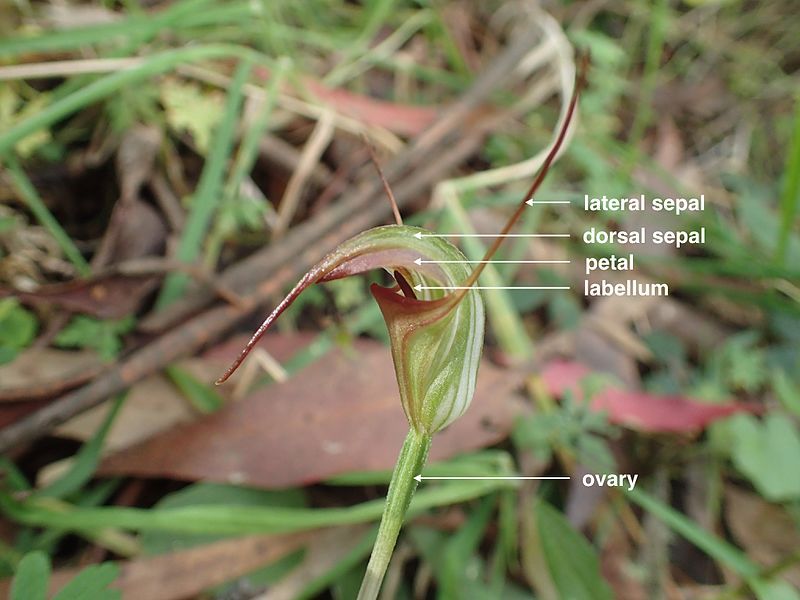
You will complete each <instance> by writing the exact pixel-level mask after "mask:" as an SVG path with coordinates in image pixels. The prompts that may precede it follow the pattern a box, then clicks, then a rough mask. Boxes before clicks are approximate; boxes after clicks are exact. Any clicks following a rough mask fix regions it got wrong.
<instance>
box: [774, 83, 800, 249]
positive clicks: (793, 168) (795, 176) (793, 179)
mask: <svg viewBox="0 0 800 600" xmlns="http://www.w3.org/2000/svg"><path fill="white" fill-rule="evenodd" d="M790 144H791V145H790V148H789V152H788V155H787V158H786V169H785V170H784V175H783V177H784V179H783V189H782V190H781V206H780V209H781V217H780V218H781V223H780V233H779V234H778V246H777V248H776V252H775V253H776V256H777V258H778V261H779V262H783V261H784V260H785V259H786V251H787V250H788V248H789V239H790V236H791V233H792V226H793V225H794V223H795V219H797V216H798V214H800V96H798V98H797V100H796V101H795V115H794V128H793V133H792V139H791V142H790Z"/></svg>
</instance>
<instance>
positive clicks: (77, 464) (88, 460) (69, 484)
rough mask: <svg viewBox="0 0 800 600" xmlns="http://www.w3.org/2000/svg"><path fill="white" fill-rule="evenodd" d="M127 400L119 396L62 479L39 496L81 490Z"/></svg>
mask: <svg viewBox="0 0 800 600" xmlns="http://www.w3.org/2000/svg"><path fill="white" fill-rule="evenodd" d="M124 401H125V397H124V396H120V397H118V398H117V399H116V400H115V401H114V402H113V403H112V404H111V408H110V409H109V411H108V414H107V415H106V418H105V419H104V420H103V423H102V424H101V425H100V427H99V429H98V430H97V432H96V433H95V434H94V436H93V437H92V439H91V440H89V441H88V442H86V443H85V444H84V445H83V446H81V449H80V450H79V451H78V453H77V454H76V455H75V461H74V463H73V465H72V468H70V470H69V471H67V472H66V473H65V474H64V475H63V476H62V477H61V478H60V479H57V480H56V481H54V482H53V483H52V484H50V485H49V486H47V487H46V488H44V489H42V490H40V491H38V492H36V493H35V495H36V496H39V497H51V498H63V497H64V496H67V495H69V494H72V493H73V492H77V491H78V490H80V489H81V488H82V487H83V486H84V484H86V483H87V482H88V481H89V480H90V479H91V478H92V475H93V474H94V471H95V469H96V468H97V464H98V463H99V462H100V453H101V452H102V450H103V444H104V443H105V440H106V436H107V435H108V432H109V430H110V429H111V425H112V424H113V423H114V419H115V418H116V417H117V414H119V410H120V408H122V404H123V402H124Z"/></svg>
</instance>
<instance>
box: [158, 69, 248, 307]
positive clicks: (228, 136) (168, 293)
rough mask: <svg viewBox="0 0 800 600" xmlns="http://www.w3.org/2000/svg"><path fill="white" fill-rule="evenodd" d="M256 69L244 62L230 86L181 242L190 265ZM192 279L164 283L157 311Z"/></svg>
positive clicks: (182, 254) (183, 277)
mask: <svg viewBox="0 0 800 600" xmlns="http://www.w3.org/2000/svg"><path fill="white" fill-rule="evenodd" d="M252 68H253V61H252V60H251V59H249V58H247V59H245V60H243V61H241V62H240V63H239V66H238V67H237V68H236V72H235V73H234V76H233V80H232V81H231V85H230V92H229V93H228V99H227V102H226V104H225V111H224V113H223V115H222V121H221V122H220V124H219V128H218V129H217V132H216V135H215V136H214V143H213V144H212V146H211V151H210V153H209V156H208V159H207V160H206V164H205V166H204V167H203V173H202V175H201V176H200V182H199V183H198V184H197V191H196V192H195V194H194V198H193V200H192V206H191V210H190V212H189V218H188V219H187V220H186V227H185V228H184V230H183V233H182V234H181V239H180V242H179V243H178V252H177V258H178V260H180V261H183V262H187V263H190V262H192V261H194V260H195V259H197V257H198V256H199V254H200V251H201V249H202V246H203V242H204V240H205V237H206V233H207V231H208V228H209V225H210V224H211V219H212V217H213V216H214V211H215V210H216V208H217V206H218V204H219V201H220V193H221V191H222V179H223V177H224V175H225V170H226V168H227V165H228V159H229V158H230V155H231V152H232V150H233V143H234V139H235V136H236V125H237V123H238V122H239V116H240V113H241V107H242V99H243V98H244V85H245V83H247V78H248V77H249V75H250V71H251V70H252ZM188 281H189V279H188V276H187V275H186V274H185V273H173V274H171V275H170V276H169V277H167V279H166V280H165V281H164V287H163V288H162V289H161V294H160V296H159V298H158V301H157V303H156V306H157V308H163V307H165V306H167V305H168V304H170V303H171V302H173V301H174V300H176V299H177V298H179V297H180V296H181V294H182V293H183V290H184V288H185V287H186V284H187V283H188Z"/></svg>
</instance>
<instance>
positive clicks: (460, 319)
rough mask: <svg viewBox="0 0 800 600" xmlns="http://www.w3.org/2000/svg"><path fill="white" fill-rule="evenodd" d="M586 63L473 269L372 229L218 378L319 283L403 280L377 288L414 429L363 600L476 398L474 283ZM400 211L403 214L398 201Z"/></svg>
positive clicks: (478, 307) (422, 242)
mask: <svg viewBox="0 0 800 600" xmlns="http://www.w3.org/2000/svg"><path fill="white" fill-rule="evenodd" d="M585 69H586V60H584V63H583V64H582V67H581V69H580V70H579V76H578V81H577V83H576V85H575V88H574V92H573V95H572V98H571V100H570V103H569V107H568V109H567V112H566V114H565V118H564V120H563V123H562V126H561V128H560V130H559V133H558V136H557V137H556V140H555V142H554V143H553V146H552V148H551V150H550V152H549V153H548V155H547V157H546V159H545V161H544V163H543V164H542V167H541V168H540V170H539V172H538V173H537V176H536V178H535V180H534V182H533V184H532V185H531V187H530V189H529V190H528V193H527V194H526V195H525V197H524V198H523V199H522V201H521V202H520V204H519V206H518V207H517V209H516V211H515V212H514V214H513V215H512V216H511V218H510V219H509V220H508V222H507V224H506V226H505V227H504V228H503V231H502V232H501V234H500V235H499V236H498V237H497V238H496V239H495V241H494V242H493V244H492V245H491V246H490V248H489V250H488V251H487V253H486V255H485V257H484V260H483V261H480V263H479V264H478V266H477V267H476V268H475V269H474V270H472V271H471V272H470V270H469V269H468V267H467V265H468V261H467V260H466V258H465V257H464V255H463V254H462V253H461V251H460V250H458V248H456V247H455V246H453V245H452V244H451V243H450V242H448V241H446V240H445V239H444V238H443V237H440V236H438V235H436V234H433V233H431V232H428V231H426V230H424V229H420V228H417V227H408V226H405V225H402V224H398V225H387V226H383V227H375V228H373V229H370V230H368V231H364V232H362V233H360V234H358V235H356V236H354V237H353V238H351V239H349V240H347V241H345V242H344V243H342V244H341V245H340V246H338V247H337V248H336V249H335V250H333V251H332V252H331V253H330V254H328V255H327V256H325V257H324V258H323V259H322V260H321V261H320V262H319V263H318V264H317V265H316V266H314V267H313V268H312V269H311V270H310V271H309V272H308V273H306V274H305V276H304V277H303V278H302V279H301V280H300V281H299V282H298V283H297V285H296V286H295V287H294V288H293V289H292V291H291V292H289V294H288V295H287V296H286V298H284V299H283V301H281V303H280V304H278V306H277V307H276V308H275V310H273V312H272V313H271V314H270V315H269V316H268V317H267V318H266V319H265V320H264V322H263V323H262V324H261V326H260V327H259V328H258V330H257V331H256V332H255V333H254V335H253V336H252V338H251V339H250V341H249V342H248V343H247V345H246V346H245V348H244V349H243V351H242V353H241V354H240V356H239V357H238V358H237V360H236V361H235V362H234V363H233V364H232V365H231V366H230V368H228V370H227V371H226V372H225V373H224V374H223V375H222V377H221V378H220V379H219V380H218V382H217V383H222V382H224V381H225V380H226V379H227V378H228V377H230V375H231V374H232V373H233V372H234V371H235V370H236V369H237V368H238V366H239V365H240V364H241V362H242V361H243V360H244V359H245V357H246V356H247V354H248V353H249V352H250V350H251V349H252V348H253V347H254V346H255V345H256V343H258V341H259V339H260V338H261V336H262V335H263V334H264V333H265V332H266V330H267V329H268V328H269V327H270V326H271V325H272V323H273V322H274V321H275V320H276V319H277V318H278V317H279V316H280V314H281V313H282V312H283V311H284V310H285V309H286V308H287V307H288V306H289V305H290V304H291V303H292V302H293V301H294V300H295V299H296V298H297V296H298V295H299V294H300V293H301V292H302V291H303V290H304V289H306V288H307V287H309V286H311V285H312V284H315V283H324V282H326V281H332V280H335V279H340V278H343V277H349V276H352V275H358V274H361V273H364V272H366V271H369V270H371V269H376V268H383V269H386V270H387V271H388V272H389V273H391V274H392V275H393V276H394V279H395V282H396V284H395V285H394V286H392V287H382V286H379V285H377V284H373V285H372V287H371V292H372V295H373V296H374V298H375V300H376V301H377V302H378V305H379V306H380V309H381V312H382V313H383V318H384V321H385V322H386V326H387V328H388V330H389V339H390V343H391V352H392V359H393V362H394V369H395V374H396V376H397V383H398V387H399V390H400V400H401V402H402V405H403V410H404V411H405V414H406V418H407V419H408V422H409V433H408V436H407V437H406V441H405V443H404V445H403V448H402V450H401V452H400V456H399V457H398V460H397V463H396V465H395V469H394V472H393V474H392V479H391V482H390V485H389V490H388V493H387V498H386V504H385V507H384V513H383V517H382V519H381V524H380V527H379V530H378V537H377V540H376V542H375V546H374V548H373V551H372V555H371V557H370V561H369V564H368V566H367V572H366V574H365V577H364V581H363V583H362V587H361V591H360V593H359V599H360V600H373V599H374V598H376V597H377V595H378V592H379V591H380V586H381V583H382V581H383V576H384V574H385V572H386V569H387V567H388V565H389V560H390V559H391V556H392V552H393V550H394V546H395V543H396V541H397V537H398V535H399V532H400V528H401V526H402V522H403V518H404V516H405V514H406V511H407V509H408V505H409V503H410V501H411V497H412V495H413V493H414V491H415V489H416V485H417V481H418V479H416V477H417V476H418V475H419V474H420V472H421V471H422V467H423V466H424V465H425V462H426V459H427V455H428V450H429V448H430V444H431V440H432V437H433V435H434V434H435V433H436V432H438V431H440V430H441V429H443V428H444V427H446V426H447V425H449V424H451V423H452V422H453V421H455V420H456V419H458V417H460V416H461V415H462V414H463V413H464V411H466V410H467V408H468V407H469V404H470V402H471V400H472V396H473V394H474V392H475V383H476V380H477V375H478V365H479V363H480V356H481V351H482V348H483V336H484V307H483V300H482V299H481V296H480V292H479V291H478V290H476V289H475V288H474V287H473V286H474V284H475V282H476V281H477V279H478V277H479V276H480V274H481V272H482V270H483V268H484V267H485V264H486V262H487V261H488V260H489V259H491V257H492V256H494V254H495V252H496V251H497V249H498V248H499V246H500V244H501V243H502V240H503V238H504V236H505V234H507V233H508V232H509V231H510V230H511V228H512V227H513V226H514V224H515V223H516V222H517V220H518V219H519V218H520V216H521V215H522V213H523V211H524V210H525V208H526V200H528V199H530V198H532V197H533V195H534V193H535V192H536V191H537V190H538V188H539V186H540V185H541V183H542V180H543V179H544V176H545V174H546V173H547V171H548V170H549V168H550V165H551V164H552V163H553V161H554V160H555V158H556V155H557V154H558V152H559V150H560V148H561V146H562V144H563V143H564V139H565V137H566V133H567V131H568V129H569V126H570V123H571V121H572V117H573V114H574V112H575V106H576V103H577V98H578V94H579V91H580V88H581V87H582V82H583V76H584V72H585ZM390 198H391V194H390ZM392 200H393V199H392ZM395 214H396V215H399V213H398V212H397V210H396V207H395Z"/></svg>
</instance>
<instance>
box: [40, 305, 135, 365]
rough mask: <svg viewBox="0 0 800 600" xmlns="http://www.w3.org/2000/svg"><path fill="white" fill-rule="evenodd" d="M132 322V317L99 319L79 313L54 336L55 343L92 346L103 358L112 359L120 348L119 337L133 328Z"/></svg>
mask: <svg viewBox="0 0 800 600" xmlns="http://www.w3.org/2000/svg"><path fill="white" fill-rule="evenodd" d="M134 324H135V321H134V319H133V317H126V318H124V319H120V320H118V321H101V320H99V319H93V318H91V317H87V316H84V315H79V316H77V317H75V318H74V319H73V320H72V321H70V322H69V324H68V325H67V326H66V327H64V329H62V330H61V332H60V333H59V334H58V335H57V336H56V339H55V344H56V346H61V347H66V348H92V349H93V350H97V352H98V354H100V357H101V358H103V359H104V360H113V359H114V357H115V356H117V354H119V351H120V350H121V349H122V342H121V340H120V337H121V336H122V335H124V334H126V333H127V332H129V331H130V330H131V329H133V326H134Z"/></svg>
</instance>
